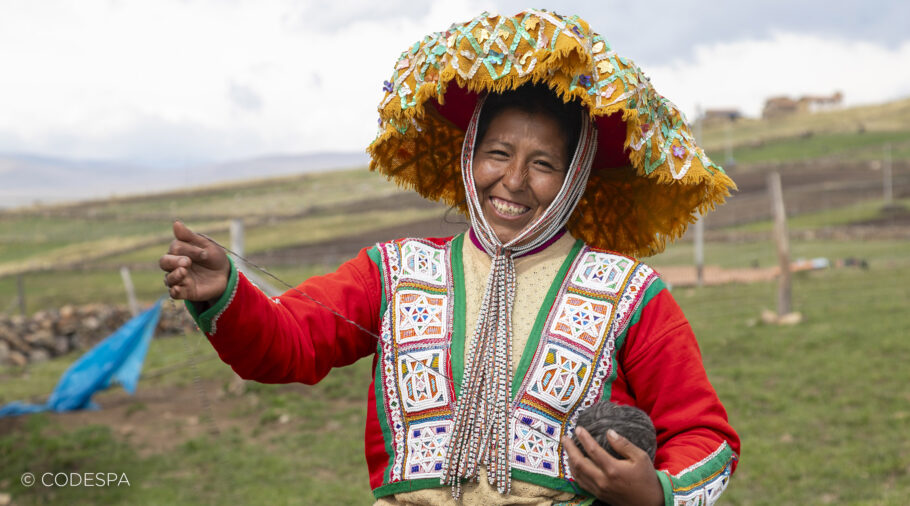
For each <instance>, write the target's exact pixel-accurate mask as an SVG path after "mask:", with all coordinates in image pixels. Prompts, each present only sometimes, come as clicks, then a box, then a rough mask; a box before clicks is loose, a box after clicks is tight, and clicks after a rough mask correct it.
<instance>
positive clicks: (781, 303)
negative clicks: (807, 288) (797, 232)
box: [768, 172, 792, 316]
mask: <svg viewBox="0 0 910 506" xmlns="http://www.w3.org/2000/svg"><path fill="white" fill-rule="evenodd" d="M768 192H769V193H770V194H771V211H772V213H773V214H774V242H775V244H776V245H777V259H778V262H779V263H780V280H779V284H778V288H777V314H778V316H784V315H786V314H790V312H791V294H792V291H791V285H790V283H791V275H790V241H789V240H788V234H787V212H786V210H785V209H784V192H783V190H782V188H781V184H780V174H779V173H777V172H772V173H771V174H768Z"/></svg>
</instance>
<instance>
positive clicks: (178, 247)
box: [167, 239, 209, 263]
mask: <svg viewBox="0 0 910 506" xmlns="http://www.w3.org/2000/svg"><path fill="white" fill-rule="evenodd" d="M167 252H168V254H169V255H177V256H184V257H189V258H190V259H191V260H192V261H194V262H197V263H202V262H205V260H207V259H208V257H209V254H208V252H207V251H206V250H204V249H203V248H200V247H199V246H195V245H193V244H190V243H188V242H185V241H181V240H178V239H174V240H173V241H171V247H170V248H168V250H167Z"/></svg>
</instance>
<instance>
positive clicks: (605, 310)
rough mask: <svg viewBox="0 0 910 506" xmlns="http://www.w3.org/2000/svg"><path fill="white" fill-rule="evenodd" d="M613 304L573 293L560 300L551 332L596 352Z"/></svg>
mask: <svg viewBox="0 0 910 506" xmlns="http://www.w3.org/2000/svg"><path fill="white" fill-rule="evenodd" d="M612 310H613V305H612V304H610V303H609V302H605V301H598V300H596V299H592V298H590V297H583V296H580V295H573V296H569V297H566V298H565V299H564V300H562V301H561V302H560V306H559V309H558V310H557V314H558V315H559V316H558V317H556V321H555V322H554V324H553V327H552V328H551V329H550V332H552V333H554V334H558V335H561V336H564V337H566V338H568V339H570V340H573V341H577V342H579V343H580V344H582V345H584V346H585V347H586V348H587V349H588V350H590V351H591V352H594V351H595V350H597V348H598V346H599V345H600V340H601V338H603V336H604V334H605V330H606V326H607V322H608V321H609V318H610V313H611V312H612Z"/></svg>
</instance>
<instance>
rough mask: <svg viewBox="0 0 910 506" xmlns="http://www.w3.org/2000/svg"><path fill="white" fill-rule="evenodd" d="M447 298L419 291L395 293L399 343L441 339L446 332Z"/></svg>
mask: <svg viewBox="0 0 910 506" xmlns="http://www.w3.org/2000/svg"><path fill="white" fill-rule="evenodd" d="M446 306H447V298H446V296H445V295H441V296H436V297H434V296H432V295H428V294H426V293H423V292H419V291H398V292H395V307H397V308H398V326H397V329H398V342H399V343H407V342H410V341H415V340H420V339H424V338H431V339H433V338H435V339H438V338H441V337H443V336H444V334H445V332H446V330H447V329H446V324H445V315H446Z"/></svg>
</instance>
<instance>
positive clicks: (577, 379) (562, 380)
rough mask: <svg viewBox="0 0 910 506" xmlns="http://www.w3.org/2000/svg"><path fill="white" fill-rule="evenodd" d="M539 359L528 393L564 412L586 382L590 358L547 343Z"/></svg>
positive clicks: (558, 345) (557, 344) (589, 368)
mask: <svg viewBox="0 0 910 506" xmlns="http://www.w3.org/2000/svg"><path fill="white" fill-rule="evenodd" d="M543 356H544V360H543V362H542V363H541V364H540V367H539V368H537V369H536V370H535V371H534V375H533V377H532V379H531V383H530V388H528V394H529V395H531V396H534V397H536V398H537V399H539V400H541V401H543V402H544V404H545V405H547V406H550V407H555V408H556V409H557V410H558V411H559V412H560V413H565V412H566V411H568V410H569V408H571V406H572V405H573V404H575V401H576V400H577V399H578V397H579V395H581V392H582V389H583V388H584V385H585V384H586V383H587V379H588V376H589V375H590V373H591V358H590V357H586V356H584V355H581V354H578V353H575V352H573V351H572V350H571V349H568V348H567V347H564V346H561V345H560V343H547V346H546V348H545V350H544V353H543Z"/></svg>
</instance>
